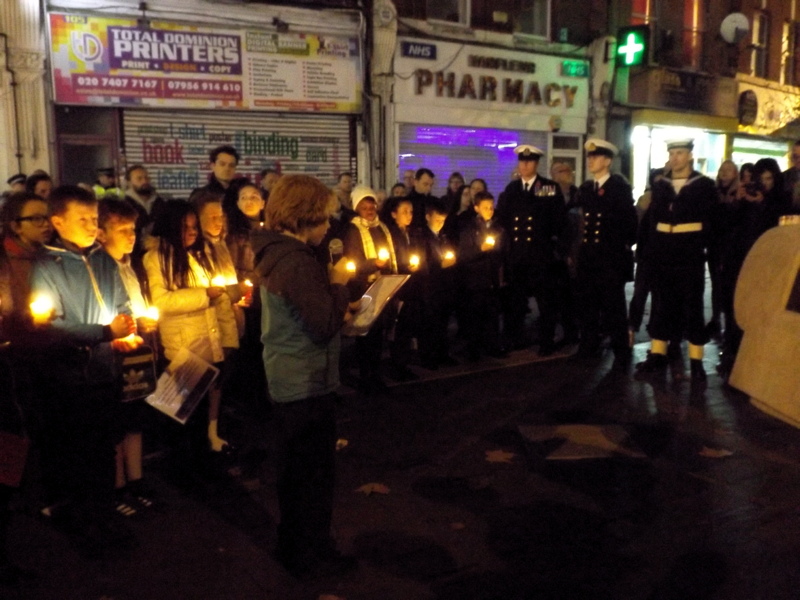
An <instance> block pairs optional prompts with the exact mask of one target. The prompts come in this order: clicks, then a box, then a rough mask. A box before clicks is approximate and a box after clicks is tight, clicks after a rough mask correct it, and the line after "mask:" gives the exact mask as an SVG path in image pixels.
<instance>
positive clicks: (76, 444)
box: [42, 381, 121, 520]
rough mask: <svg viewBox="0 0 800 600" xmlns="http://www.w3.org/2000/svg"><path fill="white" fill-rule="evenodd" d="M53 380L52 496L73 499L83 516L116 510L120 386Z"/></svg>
mask: <svg viewBox="0 0 800 600" xmlns="http://www.w3.org/2000/svg"><path fill="white" fill-rule="evenodd" d="M55 383H56V382H53V381H50V382H48V384H49V385H48V386H47V388H46V389H47V393H46V396H45V398H44V406H45V407H46V413H45V415H44V421H45V427H44V429H45V431H44V435H45V437H44V439H43V443H42V462H43V465H42V470H43V476H44V480H45V485H46V487H47V491H48V492H49V494H50V496H51V497H50V500H51V501H52V500H58V499H66V500H69V501H70V503H71V505H72V508H73V509H74V511H75V516H76V517H77V518H78V519H86V520H91V519H92V518H94V517H96V516H99V515H101V514H103V513H105V512H108V511H109V510H110V509H111V498H112V495H113V491H114V472H115V461H114V442H115V439H114V432H115V426H116V423H117V421H118V411H119V399H120V397H121V389H120V387H119V386H118V385H114V384H106V385H92V384H87V385H79V386H77V385H64V386H62V387H60V388H55V387H53V385H54V384H55Z"/></svg>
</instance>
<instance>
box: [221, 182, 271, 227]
mask: <svg viewBox="0 0 800 600" xmlns="http://www.w3.org/2000/svg"><path fill="white" fill-rule="evenodd" d="M246 187H253V188H255V189H256V190H257V191H258V193H259V194H260V195H261V197H262V198H263V197H264V195H263V192H262V191H261V188H259V187H258V186H257V185H256V184H255V183H253V182H251V181H248V180H247V179H243V180H242V181H241V182H239V183H238V184H231V186H230V187H229V188H228V189H227V190H226V191H225V198H224V199H223V200H222V209H223V210H224V211H225V216H226V217H227V218H228V233H229V234H232V235H242V234H244V235H250V230H251V229H252V228H253V222H252V221H251V220H250V217H248V216H247V215H246V214H244V213H243V212H242V211H241V210H240V209H239V192H240V191H242V190H243V189H244V188H246ZM261 220H262V221H263V220H264V211H263V210H262V211H261Z"/></svg>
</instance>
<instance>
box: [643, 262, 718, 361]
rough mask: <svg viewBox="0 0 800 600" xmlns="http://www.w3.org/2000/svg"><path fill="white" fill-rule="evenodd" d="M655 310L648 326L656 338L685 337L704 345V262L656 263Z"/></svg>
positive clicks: (654, 275) (694, 342) (653, 268)
mask: <svg viewBox="0 0 800 600" xmlns="http://www.w3.org/2000/svg"><path fill="white" fill-rule="evenodd" d="M651 269H652V270H651V273H652V286H653V314H652V317H651V318H650V326H649V328H648V330H649V332H650V337H652V338H654V339H657V340H673V339H683V338H686V339H687V340H688V341H689V343H690V344H694V345H695V346H702V345H703V344H705V343H706V342H707V341H708V336H707V335H706V325H705V320H704V317H703V292H704V289H705V263H704V262H699V261H698V263H697V264H694V265H688V266H678V267H676V266H670V265H658V264H653V265H652V266H651Z"/></svg>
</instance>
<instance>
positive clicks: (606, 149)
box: [583, 138, 619, 158]
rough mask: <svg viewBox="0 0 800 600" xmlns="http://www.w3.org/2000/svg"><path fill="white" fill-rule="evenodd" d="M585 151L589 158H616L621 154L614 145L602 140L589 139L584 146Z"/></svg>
mask: <svg viewBox="0 0 800 600" xmlns="http://www.w3.org/2000/svg"><path fill="white" fill-rule="evenodd" d="M583 149H584V150H586V153H587V154H588V155H589V156H592V155H599V156H607V157H609V158H614V157H615V156H616V155H617V154H619V149H618V148H617V147H616V146H615V145H614V144H612V143H611V142H607V141H606V140H602V139H600V138H589V139H588V140H586V143H585V144H584V145H583Z"/></svg>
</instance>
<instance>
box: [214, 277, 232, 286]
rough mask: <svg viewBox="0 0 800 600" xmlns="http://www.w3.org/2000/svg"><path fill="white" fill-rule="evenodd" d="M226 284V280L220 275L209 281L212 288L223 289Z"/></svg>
mask: <svg viewBox="0 0 800 600" xmlns="http://www.w3.org/2000/svg"><path fill="white" fill-rule="evenodd" d="M227 284H228V282H227V280H226V279H225V277H223V276H222V275H217V276H215V277H214V279H212V280H211V286H212V287H225V286H226V285H227Z"/></svg>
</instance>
